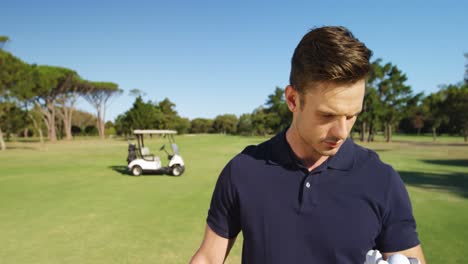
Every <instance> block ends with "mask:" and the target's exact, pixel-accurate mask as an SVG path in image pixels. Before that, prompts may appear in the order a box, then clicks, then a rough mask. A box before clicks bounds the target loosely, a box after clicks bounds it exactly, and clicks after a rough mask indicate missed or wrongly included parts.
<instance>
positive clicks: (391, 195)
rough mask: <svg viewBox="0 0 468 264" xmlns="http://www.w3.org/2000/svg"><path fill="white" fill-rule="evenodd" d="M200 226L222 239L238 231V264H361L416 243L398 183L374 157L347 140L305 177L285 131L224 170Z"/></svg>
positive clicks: (405, 195)
mask: <svg viewBox="0 0 468 264" xmlns="http://www.w3.org/2000/svg"><path fill="white" fill-rule="evenodd" d="M207 224H208V225H209V226H210V228H211V229H212V230H213V231H214V232H215V233H217V234H218V235H220V236H222V237H225V238H234V237H236V236H237V235H238V233H239V232H240V231H242V233H243V236H244V243H243V250H242V263H255V264H258V263H339V264H346V263H352V264H360V263H364V261H365V255H366V253H367V251H368V250H370V249H379V250H380V251H381V252H394V251H400V250H404V249H408V248H411V247H414V246H417V245H418V244H419V240H418V235H417V233H416V223H415V220H414V217H413V214H412V208H411V203H410V200H409V197H408V193H407V191H406V189H405V186H404V184H403V182H402V180H401V178H400V176H399V175H398V173H397V172H395V170H394V169H393V168H392V167H390V166H389V165H386V164H384V163H383V162H382V161H380V159H379V157H378V156H377V154H376V153H375V152H373V151H371V150H368V149H366V148H363V147H361V146H358V145H356V144H354V142H353V141H352V140H351V139H347V140H346V141H345V142H344V143H343V145H342V146H341V148H340V149H339V151H338V152H337V154H336V155H335V156H333V157H330V158H329V159H328V160H327V161H326V162H324V163H323V164H321V165H320V166H319V167H317V168H315V169H314V170H312V171H310V172H309V171H308V170H307V168H305V167H304V166H302V164H301V163H300V161H299V160H298V159H297V158H296V157H295V155H294V153H293V152H292V150H291V148H290V146H289V144H288V143H287V141H286V136H285V131H283V132H281V133H279V134H278V135H276V136H275V137H273V138H272V139H270V140H268V141H266V142H263V143H261V144H259V145H257V146H249V147H247V148H246V149H245V150H244V151H242V153H240V154H238V155H237V156H236V157H234V158H233V159H232V160H231V161H230V162H229V163H228V164H227V165H226V167H225V168H224V169H223V171H222V172H221V174H220V176H219V178H218V181H217V183H216V187H215V190H214V193H213V197H212V200H211V205H210V209H209V211H208V218H207Z"/></svg>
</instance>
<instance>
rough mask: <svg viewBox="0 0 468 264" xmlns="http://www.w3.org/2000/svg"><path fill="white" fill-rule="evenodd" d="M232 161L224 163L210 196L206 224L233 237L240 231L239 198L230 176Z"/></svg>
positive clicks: (224, 234) (219, 233) (227, 236)
mask: <svg viewBox="0 0 468 264" xmlns="http://www.w3.org/2000/svg"><path fill="white" fill-rule="evenodd" d="M231 163H232V161H231V162H230V163H228V164H227V165H226V167H225V168H224V169H223V171H222V172H221V174H220V175H219V178H218V181H217V182H216V186H215V189H214V192H213V196H212V198H211V204H210V209H209V210H208V217H207V224H208V226H209V227H210V228H211V229H212V230H213V231H214V232H215V233H216V234H218V235H219V236H222V237H224V238H228V239H230V238H234V237H236V236H237V234H238V233H239V232H240V229H241V228H240V220H239V219H240V216H239V199H238V193H237V191H236V189H235V187H234V186H233V183H232V178H231V173H232V171H231V166H232V164H231Z"/></svg>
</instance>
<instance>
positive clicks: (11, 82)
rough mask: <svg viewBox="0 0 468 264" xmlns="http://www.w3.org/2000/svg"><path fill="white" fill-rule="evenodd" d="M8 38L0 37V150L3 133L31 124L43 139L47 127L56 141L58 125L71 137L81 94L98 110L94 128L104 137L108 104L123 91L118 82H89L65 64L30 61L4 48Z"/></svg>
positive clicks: (51, 137)
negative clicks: (77, 103)
mask: <svg viewBox="0 0 468 264" xmlns="http://www.w3.org/2000/svg"><path fill="white" fill-rule="evenodd" d="M8 40H9V39H8V37H6V36H0V149H1V150H4V149H5V142H4V139H3V133H4V132H6V133H7V135H10V134H11V133H17V132H18V130H19V129H22V128H27V127H30V126H32V127H33V128H34V129H33V130H34V131H35V134H36V133H37V135H38V136H39V137H40V140H41V142H42V141H43V134H44V133H43V129H44V127H45V129H44V130H45V131H46V134H47V137H48V139H49V141H52V142H53V141H57V130H58V128H60V129H61V131H63V132H64V134H65V136H64V138H65V139H68V140H70V139H72V127H73V125H72V120H73V114H74V111H75V103H76V101H77V99H78V98H79V97H82V98H84V99H85V100H86V101H87V102H89V103H90V104H91V105H92V106H93V107H94V109H96V119H95V121H96V126H95V127H96V129H97V131H98V134H99V135H100V136H101V137H102V138H104V136H105V123H104V122H105V113H106V106H107V103H108V101H109V100H110V98H112V97H113V96H116V95H119V94H120V93H121V92H122V90H121V89H119V87H118V85H117V84H115V83H112V82H95V81H89V80H86V79H83V78H82V77H81V76H80V75H79V74H78V73H77V72H76V71H74V70H72V69H67V68H64V67H55V66H48V65H36V64H27V63H25V62H23V61H22V60H21V59H19V58H17V57H16V56H14V55H13V54H11V53H9V52H7V51H5V50H4V49H3V46H4V44H5V43H7V42H8ZM24 134H26V135H27V134H28V132H24Z"/></svg>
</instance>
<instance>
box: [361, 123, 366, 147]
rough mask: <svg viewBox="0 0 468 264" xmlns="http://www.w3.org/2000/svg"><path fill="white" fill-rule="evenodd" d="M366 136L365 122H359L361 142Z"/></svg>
mask: <svg viewBox="0 0 468 264" xmlns="http://www.w3.org/2000/svg"><path fill="white" fill-rule="evenodd" d="M365 138H366V122H364V121H362V124H361V142H364V140H365Z"/></svg>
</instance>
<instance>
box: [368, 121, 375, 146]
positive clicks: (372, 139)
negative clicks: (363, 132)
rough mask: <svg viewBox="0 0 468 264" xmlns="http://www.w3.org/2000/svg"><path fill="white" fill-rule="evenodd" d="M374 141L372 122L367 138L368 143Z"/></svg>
mask: <svg viewBox="0 0 468 264" xmlns="http://www.w3.org/2000/svg"><path fill="white" fill-rule="evenodd" d="M372 141H374V122H373V121H371V122H370V125H369V135H368V137H367V142H372Z"/></svg>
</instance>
